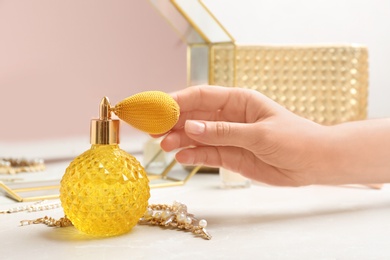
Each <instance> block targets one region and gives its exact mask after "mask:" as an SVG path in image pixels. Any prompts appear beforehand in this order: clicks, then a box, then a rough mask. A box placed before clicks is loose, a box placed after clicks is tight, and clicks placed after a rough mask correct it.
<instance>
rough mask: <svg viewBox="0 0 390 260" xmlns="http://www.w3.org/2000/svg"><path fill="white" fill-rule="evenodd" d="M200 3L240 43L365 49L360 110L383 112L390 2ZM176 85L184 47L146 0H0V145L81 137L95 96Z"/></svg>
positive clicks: (180, 83)
mask: <svg viewBox="0 0 390 260" xmlns="http://www.w3.org/2000/svg"><path fill="white" fill-rule="evenodd" d="M204 2H205V4H207V5H208V6H209V7H210V9H211V10H212V11H213V12H214V13H215V15H216V16H217V18H218V19H220V21H221V22H222V23H223V24H224V26H225V27H226V28H227V29H228V30H229V31H230V32H231V34H232V35H233V36H234V37H235V39H236V40H237V42H240V43H256V44H279V45H283V44H339V43H342V44H343V43H358V44H363V45H366V46H368V48H369V65H370V87H369V111H368V114H369V117H370V118H375V117H386V116H390V102H388V101H387V99H388V98H389V97H390V78H389V76H388V75H389V74H390V73H389V69H388V67H389V66H388V62H389V60H390V47H389V46H390V1H387V0H370V1H368V0H354V1H353V0H343V1H339V0H311V1H309V0H297V1H288V0H273V1H265V0H204ZM186 84H187V83H186V45H185V44H183V43H182V42H181V40H180V38H179V35H177V34H176V33H175V31H174V30H173V29H172V28H171V27H170V26H169V24H168V23H167V22H166V21H165V20H164V19H163V18H162V17H161V16H160V14H159V13H158V12H157V11H156V10H155V9H154V8H153V7H152V6H151V5H150V3H149V1H148V0H131V1H129V0H110V1H109V0H83V1H77V0H68V1H60V0H36V1H28V0H19V1H14V0H0V97H1V101H0V109H1V115H2V118H1V120H0V142H23V141H26V140H43V139H45V140H49V139H54V138H64V137H80V136H85V137H86V138H88V136H89V121H90V119H91V118H95V117H97V116H98V112H99V111H98V106H99V103H100V100H101V98H102V97H103V96H108V97H109V98H110V101H111V103H112V104H115V103H117V102H118V101H120V100H121V99H123V98H125V97H127V96H130V95H132V94H135V93H137V92H140V91H146V90H160V91H166V92H171V91H175V90H179V89H182V88H184V87H186ZM133 131H135V130H134V129H132V128H131V127H124V128H122V133H123V132H125V133H132V132H133Z"/></svg>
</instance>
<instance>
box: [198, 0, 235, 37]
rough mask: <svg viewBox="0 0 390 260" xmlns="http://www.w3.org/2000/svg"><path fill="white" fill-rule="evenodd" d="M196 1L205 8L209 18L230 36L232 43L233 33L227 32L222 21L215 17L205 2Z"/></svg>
mask: <svg viewBox="0 0 390 260" xmlns="http://www.w3.org/2000/svg"><path fill="white" fill-rule="evenodd" d="M198 2H199V4H200V5H201V6H202V7H203V8H204V9H205V10H206V12H207V13H208V14H209V15H210V16H211V18H212V19H213V20H214V21H215V22H216V23H217V24H218V25H219V27H221V29H222V31H224V32H225V33H226V35H227V36H228V37H229V38H230V40H232V42H233V43H234V42H236V40H235V39H234V37H233V35H231V33H229V31H228V30H227V29H226V28H225V26H223V25H222V23H221V22H220V21H219V20H218V19H217V17H216V16H215V15H214V14H213V12H211V10H210V9H209V8H208V7H207V6H206V4H205V3H203V1H202V0H198Z"/></svg>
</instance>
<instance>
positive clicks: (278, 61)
mask: <svg viewBox="0 0 390 260" xmlns="http://www.w3.org/2000/svg"><path fill="white" fill-rule="evenodd" d="M150 2H151V3H152V4H153V6H155V7H156V9H157V10H158V11H159V12H160V13H161V14H162V15H163V17H165V18H166V20H167V21H168V23H169V24H171V25H172V26H173V28H174V29H175V30H176V31H177V32H178V33H179V35H180V37H181V38H182V39H183V41H184V42H185V43H186V44H187V46H188V47H187V66H188V75H187V77H188V85H199V84H211V85H220V86H228V87H241V88H250V89H255V90H258V91H260V92H261V93H263V94H265V95H266V96H268V97H270V98H271V99H273V100H275V101H276V102H278V103H280V104H281V105H283V106H285V107H286V108H287V109H289V110H291V111H293V112H295V113H297V114H299V115H301V116H304V117H306V118H308V119H310V120H313V121H316V122H318V123H321V124H325V125H331V124H336V123H341V122H346V121H353V120H361V119H365V118H366V116H367V99H368V51H367V48H366V47H364V46H361V45H357V44H345V45H321V44H318V45H311V46H305V45H302V46H281V45H275V46H272V45H268V46H264V45H261V44H256V45H253V44H252V45H246V44H242V43H237V42H236V40H235V39H234V37H233V36H232V35H231V34H230V33H229V32H228V31H227V30H226V28H225V27H224V26H223V25H222V24H221V23H220V22H219V21H218V20H217V18H216V17H215V15H214V14H213V13H212V12H211V11H210V9H209V8H208V7H207V6H206V5H205V4H204V3H203V2H202V0H150Z"/></svg>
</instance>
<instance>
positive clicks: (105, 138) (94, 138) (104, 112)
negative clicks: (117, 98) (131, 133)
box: [91, 97, 119, 144]
mask: <svg viewBox="0 0 390 260" xmlns="http://www.w3.org/2000/svg"><path fill="white" fill-rule="evenodd" d="M91 144H119V120H117V119H111V105H110V101H109V100H108V98H107V97H104V98H103V99H102V101H101V102H100V115H99V119H92V120H91Z"/></svg>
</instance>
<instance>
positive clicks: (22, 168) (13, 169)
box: [0, 158, 46, 174]
mask: <svg viewBox="0 0 390 260" xmlns="http://www.w3.org/2000/svg"><path fill="white" fill-rule="evenodd" d="M45 168H46V167H45V163H44V161H43V160H42V159H33V160H27V159H13V158H0V173H2V174H16V173H20V172H37V171H43V170H45Z"/></svg>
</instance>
